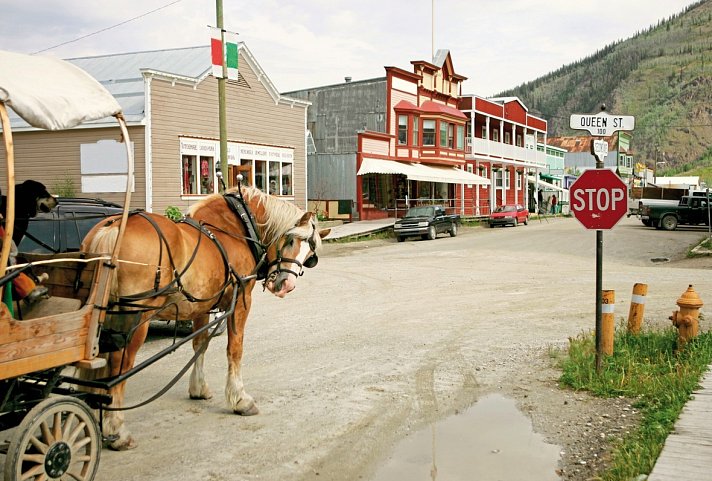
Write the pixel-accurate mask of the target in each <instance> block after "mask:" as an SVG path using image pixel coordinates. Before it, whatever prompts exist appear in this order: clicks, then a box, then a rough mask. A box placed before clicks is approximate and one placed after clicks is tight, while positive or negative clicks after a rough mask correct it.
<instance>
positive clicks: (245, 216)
mask: <svg viewBox="0 0 712 481" xmlns="http://www.w3.org/2000/svg"><path fill="white" fill-rule="evenodd" d="M223 198H224V199H225V201H226V202H227V205H228V206H229V207H230V209H231V210H232V211H233V213H234V214H235V215H236V216H237V217H238V219H240V220H242V223H243V225H244V226H245V230H246V232H247V237H246V240H248V241H249V242H248V244H249V245H250V250H251V251H252V255H253V257H254V258H255V262H256V263H257V267H256V269H257V279H261V280H262V289H263V290H264V289H266V288H267V283H268V282H270V281H274V280H275V279H276V278H277V276H279V274H280V273H282V272H287V273H289V274H293V275H295V276H296V277H300V276H303V275H304V269H303V268H304V267H306V268H308V269H310V268H312V267H314V266H316V265H317V263H318V262H319V258H318V257H317V255H316V240H314V235H317V233H316V228H314V232H313V233H312V235H311V237H309V248H310V249H311V251H312V255H311V256H309V257H308V258H307V259H306V260H305V261H304V263H301V262H299V261H298V260H297V259H290V258H287V257H282V249H281V248H280V246H279V245H276V246H275V250H276V256H275V258H274V260H272V261H270V262H268V263H266V264H265V263H264V261H263V260H264V258H265V257H266V246H265V245H263V244H262V243H261V242H260V240H259V235H258V232H257V224H256V222H255V218H254V216H253V215H252V211H250V208H249V207H248V206H247V203H246V202H245V199H244V198H243V197H242V191H241V190H240V189H239V185H238V193H237V194H236V193H234V192H229V193H227V194H224V195H223ZM282 246H284V243H283V244H282ZM283 263H284V264H296V265H297V266H299V272H295V271H293V270H291V269H287V268H283V267H282V264H283ZM274 266H276V269H275V270H273V271H272V272H270V269H271V268H272V267H274Z"/></svg>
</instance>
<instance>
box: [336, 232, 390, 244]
mask: <svg viewBox="0 0 712 481" xmlns="http://www.w3.org/2000/svg"><path fill="white" fill-rule="evenodd" d="M395 238H396V236H395V234H394V233H393V229H391V228H389V229H385V230H382V231H378V232H373V233H371V234H366V235H353V236H348V237H340V238H338V239H333V240H327V241H324V242H327V243H330V244H350V243H352V242H364V241H370V240H377V239H395Z"/></svg>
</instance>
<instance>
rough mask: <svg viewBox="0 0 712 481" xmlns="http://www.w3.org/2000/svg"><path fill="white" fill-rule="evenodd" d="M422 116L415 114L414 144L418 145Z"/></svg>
mask: <svg viewBox="0 0 712 481" xmlns="http://www.w3.org/2000/svg"><path fill="white" fill-rule="evenodd" d="M419 124H420V117H418V116H417V115H415V116H413V142H412V144H413V145H418V132H419V130H420V125H419Z"/></svg>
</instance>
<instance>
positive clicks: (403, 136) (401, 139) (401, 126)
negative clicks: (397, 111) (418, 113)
mask: <svg viewBox="0 0 712 481" xmlns="http://www.w3.org/2000/svg"><path fill="white" fill-rule="evenodd" d="M407 143H408V116H407V115H399V116H398V144H400V145H405V144H407Z"/></svg>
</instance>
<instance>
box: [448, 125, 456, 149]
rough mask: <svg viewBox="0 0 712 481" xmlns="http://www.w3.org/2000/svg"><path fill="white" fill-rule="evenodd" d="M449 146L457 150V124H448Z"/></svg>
mask: <svg viewBox="0 0 712 481" xmlns="http://www.w3.org/2000/svg"><path fill="white" fill-rule="evenodd" d="M447 146H448V147H450V148H451V149H454V148H455V124H447Z"/></svg>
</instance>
